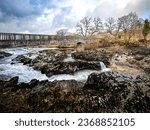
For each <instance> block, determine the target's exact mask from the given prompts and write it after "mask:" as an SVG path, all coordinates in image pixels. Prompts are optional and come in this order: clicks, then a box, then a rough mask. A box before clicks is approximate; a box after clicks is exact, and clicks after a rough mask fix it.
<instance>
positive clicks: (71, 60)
mask: <svg viewBox="0 0 150 130" xmlns="http://www.w3.org/2000/svg"><path fill="white" fill-rule="evenodd" d="M69 61H70V62H73V61H75V59H73V57H72V56H71V54H67V58H65V59H64V62H69Z"/></svg>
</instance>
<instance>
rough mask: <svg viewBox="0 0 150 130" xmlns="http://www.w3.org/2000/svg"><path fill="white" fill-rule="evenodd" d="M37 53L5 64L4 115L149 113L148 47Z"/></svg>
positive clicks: (0, 94) (0, 97)
mask: <svg viewBox="0 0 150 130" xmlns="http://www.w3.org/2000/svg"><path fill="white" fill-rule="evenodd" d="M35 50H37V49H34V50H32V51H29V50H28V49H27V50H23V49H20V50H19V51H18V50H17V51H18V52H17V51H16V50H14V51H12V50H11V51H10V52H11V53H12V52H13V53H12V54H14V52H15V53H17V55H15V56H14V55H12V56H10V57H11V58H9V57H8V59H7V57H6V59H5V58H3V59H1V65H0V67H1V68H2V67H4V66H7V65H8V68H11V67H12V66H13V67H14V66H15V67H14V70H15V71H13V70H11V69H12V68H11V69H9V71H11V72H12V73H8V71H6V70H8V68H6V70H5V73H4V74H9V75H7V76H8V78H1V80H0V112H150V76H149V74H150V72H149V69H150V66H149V64H150V48H149V47H134V48H127V47H124V46H120V47H119V48H118V47H105V48H97V49H95V50H86V51H85V52H80V53H77V52H75V51H72V50H67V51H64V50H61V49H44V50H38V51H35ZM21 52H22V54H21ZM11 53H10V54H11ZM19 54H21V55H19ZM4 61H5V62H4ZM2 62H3V64H2ZM100 63H104V65H106V67H107V68H109V71H108V69H107V68H106V70H107V71H106V70H105V71H102V70H103V69H102V65H101V64H100ZM18 67H20V68H18ZM17 68H18V70H17ZM24 68H26V69H25V70H24ZM3 69H4V68H3ZM16 70H17V73H16ZM19 70H20V71H19ZM22 70H24V71H22ZM0 71H1V72H4V70H0ZM14 72H15V74H16V75H12V74H14ZM37 73H38V75H36V74H37ZM23 74H24V75H23ZM5 76H6V75H5ZM9 76H10V77H9ZM2 77H4V75H3V76H2ZM12 77H13V78H12ZM22 81H23V82H22Z"/></svg>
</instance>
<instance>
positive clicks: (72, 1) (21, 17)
mask: <svg viewBox="0 0 150 130" xmlns="http://www.w3.org/2000/svg"><path fill="white" fill-rule="evenodd" d="M149 3H150V0H0V32H17V33H41V34H55V32H56V30H59V29H63V28H66V29H69V31H70V32H73V31H74V30H75V28H74V27H75V26H76V24H77V22H78V21H80V20H81V19H82V18H83V17H85V16H90V17H100V18H101V19H102V20H105V19H106V18H108V17H114V18H118V17H121V16H123V15H125V14H128V13H129V12H131V11H132V12H137V14H138V15H139V17H142V18H150V4H149Z"/></svg>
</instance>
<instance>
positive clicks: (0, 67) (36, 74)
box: [0, 48, 106, 83]
mask: <svg viewBox="0 0 150 130" xmlns="http://www.w3.org/2000/svg"><path fill="white" fill-rule="evenodd" d="M46 49H50V48H13V49H4V50H2V51H5V52H8V53H11V54H12V56H10V57H6V58H3V59H0V77H3V76H4V77H8V78H12V77H15V76H19V82H27V83H28V82H30V81H31V80H32V79H37V80H40V81H41V80H49V81H54V80H71V79H74V80H78V81H83V80H87V78H88V76H89V75H90V74H91V73H93V72H98V71H96V70H82V71H78V72H75V73H74V74H73V75H70V74H59V75H53V76H51V77H47V76H46V75H45V74H42V73H41V72H40V71H37V70H34V69H33V68H32V67H29V66H26V65H23V64H22V63H15V64H11V62H12V59H14V58H15V57H17V56H18V55H24V54H28V53H33V54H34V55H32V58H36V56H37V55H38V54H37V53H38V52H39V51H41V50H46ZM51 49H52V48H51ZM70 60H71V61H73V60H72V58H71V57H70V55H69V58H68V59H65V61H70ZM105 69H106V68H105Z"/></svg>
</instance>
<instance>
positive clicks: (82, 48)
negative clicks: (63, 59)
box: [76, 42, 85, 52]
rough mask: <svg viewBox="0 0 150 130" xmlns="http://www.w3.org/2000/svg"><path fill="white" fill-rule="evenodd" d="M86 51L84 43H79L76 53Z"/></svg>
mask: <svg viewBox="0 0 150 130" xmlns="http://www.w3.org/2000/svg"><path fill="white" fill-rule="evenodd" d="M84 49H85V46H84V43H83V42H78V43H77V45H76V52H83V51H84Z"/></svg>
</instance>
